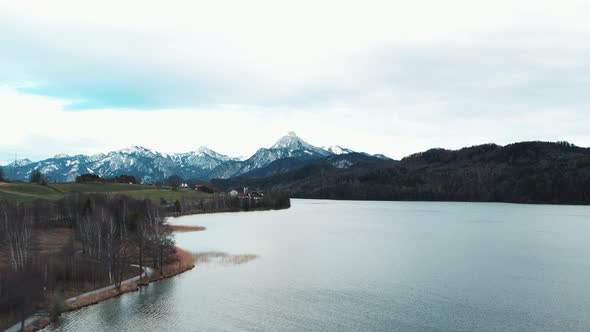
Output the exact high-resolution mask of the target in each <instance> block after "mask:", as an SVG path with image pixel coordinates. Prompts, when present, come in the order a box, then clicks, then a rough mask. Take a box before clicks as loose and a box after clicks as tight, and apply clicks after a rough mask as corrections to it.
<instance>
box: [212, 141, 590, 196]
mask: <svg viewBox="0 0 590 332" xmlns="http://www.w3.org/2000/svg"><path fill="white" fill-rule="evenodd" d="M215 184H216V185H218V186H221V187H224V186H238V185H248V186H250V187H252V188H260V189H267V190H268V189H272V190H282V191H288V192H290V193H291V195H292V197H305V198H329V199H359V200H364V199H370V200H437V201H482V202H518V203H559V204H589V203H590V149H588V148H581V147H576V146H574V145H572V144H569V143H567V142H558V143H549V142H522V143H515V144H510V145H507V146H499V145H495V144H485V145H478V146H473V147H468V148H463V149H460V150H445V149H431V150H428V151H425V152H422V153H417V154H414V155H411V156H408V157H406V158H404V159H402V160H401V161H399V162H393V161H391V162H385V163H378V164H361V165H355V166H353V167H350V168H347V169H339V168H336V167H334V166H333V165H331V164H328V163H314V164H312V165H308V166H306V167H303V168H301V169H298V170H296V171H292V172H289V173H287V174H282V175H276V176H272V177H267V178H263V179H230V180H217V181H215Z"/></svg>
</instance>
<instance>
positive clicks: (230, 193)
mask: <svg viewBox="0 0 590 332" xmlns="http://www.w3.org/2000/svg"><path fill="white" fill-rule="evenodd" d="M229 196H231V197H238V191H237V190H235V189H234V190H232V191H230V192H229Z"/></svg>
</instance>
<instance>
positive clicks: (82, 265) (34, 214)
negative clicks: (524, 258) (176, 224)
mask: <svg viewBox="0 0 590 332" xmlns="http://www.w3.org/2000/svg"><path fill="white" fill-rule="evenodd" d="M165 216H166V215H165V213H163V212H162V208H161V207H160V206H158V205H157V204H155V203H153V202H152V201H150V200H136V199H132V198H129V197H125V196H118V197H108V196H105V195H76V196H71V197H67V198H65V199H63V200H61V201H58V202H57V203H50V202H45V201H37V202H34V203H32V204H25V203H18V202H14V201H2V202H0V250H1V251H0V252H1V253H2V256H3V257H5V259H4V261H3V262H2V263H3V264H2V263H0V313H2V314H4V315H9V316H10V315H13V316H14V315H15V314H18V316H19V317H20V319H24V318H25V317H26V316H27V315H28V314H30V313H31V312H32V311H34V309H35V306H37V305H39V304H41V303H44V302H48V301H50V300H51V298H52V297H55V296H57V295H58V294H59V293H60V290H61V289H62V288H72V287H73V288H76V286H79V285H80V286H81V285H89V284H92V285H115V286H117V287H118V286H120V285H121V282H122V281H123V280H124V279H125V276H126V275H128V274H130V273H131V274H133V272H134V270H136V269H134V268H133V267H132V266H131V265H132V264H137V265H138V266H139V271H143V270H145V269H144V268H145V266H148V265H149V266H151V267H152V268H154V269H156V270H159V269H161V268H162V266H163V265H164V264H166V263H168V260H169V259H170V257H172V255H171V253H173V252H174V241H173V237H172V234H171V233H170V232H169V231H168V230H167V228H166V227H164V221H165V218H164V217H165ZM52 229H65V230H70V232H69V233H66V234H69V235H68V236H64V237H63V238H62V239H58V240H62V241H63V242H64V245H63V248H61V249H60V250H59V252H53V253H49V254H48V253H46V252H44V249H45V248H43V247H42V245H41V247H39V246H40V245H39V243H38V242H39V241H35V239H36V238H39V237H43V236H44V234H43V233H44V232H48V231H51V230H52Z"/></svg>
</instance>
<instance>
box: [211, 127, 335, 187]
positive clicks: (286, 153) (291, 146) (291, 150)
mask: <svg viewBox="0 0 590 332" xmlns="http://www.w3.org/2000/svg"><path fill="white" fill-rule="evenodd" d="M331 154H332V153H331V152H330V151H326V150H324V149H322V148H319V147H316V146H313V145H311V144H309V143H307V142H305V141H304V140H302V139H301V138H300V137H299V136H297V135H296V134H295V133H294V132H289V133H288V134H287V135H285V136H283V137H281V138H280V139H279V140H278V141H276V143H275V144H273V145H272V146H271V147H270V148H268V149H267V148H262V149H259V150H258V151H256V153H254V155H252V157H250V158H248V159H246V160H245V161H243V162H240V163H232V164H231V166H230V167H228V166H229V165H221V166H220V169H215V170H213V172H212V174H211V175H212V176H211V177H212V178H222V179H225V178H230V177H234V176H238V175H242V174H246V173H248V172H251V171H254V170H256V169H260V168H263V167H266V166H267V165H269V164H271V163H272V162H274V161H276V160H281V159H287V158H291V159H294V160H311V159H317V158H322V157H326V156H329V155H331Z"/></svg>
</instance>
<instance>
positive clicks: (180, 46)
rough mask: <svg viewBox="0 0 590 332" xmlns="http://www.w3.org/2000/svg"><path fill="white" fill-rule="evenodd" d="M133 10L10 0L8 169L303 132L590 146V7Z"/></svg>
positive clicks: (234, 144) (4, 80) (341, 140)
mask: <svg viewBox="0 0 590 332" xmlns="http://www.w3.org/2000/svg"><path fill="white" fill-rule="evenodd" d="M121 2H122V1H94V2H93V3H92V4H89V3H84V4H83V3H82V1H61V0H53V1H26V0H19V1H13V0H0V45H1V46H0V118H1V123H2V125H1V129H0V164H4V163H7V162H9V161H10V160H11V159H13V158H14V153H15V152H17V153H18V155H19V158H20V157H28V158H31V159H40V158H45V157H50V156H53V155H54V154H57V153H62V152H63V153H68V154H77V153H85V154H91V153H97V152H101V151H107V150H112V149H120V148H123V147H125V146H128V145H133V144H134V145H142V146H145V147H148V148H153V149H156V150H158V151H163V152H185V151H189V150H194V149H196V148H198V147H199V146H201V145H205V146H208V147H210V148H212V149H214V150H216V151H219V152H221V153H225V154H228V155H232V156H240V155H246V156H248V155H250V154H252V153H253V152H255V150H256V149H257V148H259V147H262V146H270V145H271V144H272V143H273V142H274V141H275V140H276V139H277V138H279V137H280V136H282V135H284V134H285V133H287V132H288V131H291V130H293V131H296V132H297V134H298V135H299V136H301V137H302V138H304V139H305V140H306V141H308V142H309V143H312V144H315V145H332V144H339V145H342V146H345V147H349V148H351V149H354V150H358V151H366V152H370V153H384V154H386V155H389V156H391V157H395V158H401V157H403V156H405V155H408V154H410V153H413V152H418V151H422V150H425V149H428V148H431V147H445V148H459V147H463V146H469V145H474V144H480V143H488V142H495V143H499V144H507V143H511V142H515V141H523V140H551V141H555V140H568V141H570V142H573V143H575V144H577V145H581V146H590V125H589V124H588V123H589V121H588V118H589V116H590V110H589V109H588V106H589V105H590V93H589V91H590V60H588V59H590V44H589V43H588V40H590V20H588V17H587V13H589V12H590V5H589V3H588V2H587V1H553V0H552V1H543V0H535V1H531V0H520V1H513V0H511V1H505V0H495V1H474V0H469V1H462V0H446V1H435V0H432V1H421V0H417V1H383V2H379V1H367V0H363V1H356V2H347V1H341V0H340V1H305V0H303V1H302V0H299V1H292V2H291V1H289V2H281V1H259V0H251V1H235V2H231V1H223V0H222V1H206V2H199V1H177V0H167V1H149V2H146V1H142V2H133V1H126V2H125V3H121ZM279 3H280V4H279Z"/></svg>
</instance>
